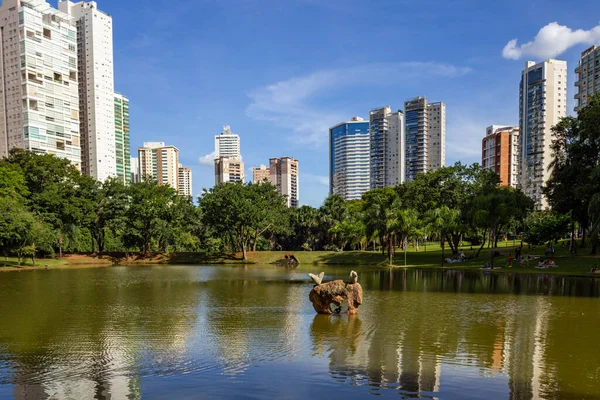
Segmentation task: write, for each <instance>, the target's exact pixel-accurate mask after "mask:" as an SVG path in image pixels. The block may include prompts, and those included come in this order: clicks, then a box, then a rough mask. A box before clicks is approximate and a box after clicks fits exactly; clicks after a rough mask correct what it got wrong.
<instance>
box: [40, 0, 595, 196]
mask: <svg viewBox="0 0 600 400" xmlns="http://www.w3.org/2000/svg"><path fill="white" fill-rule="evenodd" d="M49 3H50V4H51V5H52V6H53V7H56V8H57V7H58V2H57V1H56V0H51V1H49ZM266 3H268V4H266ZM266 3H265V2H263V3H260V4H259V3H257V2H255V1H249V2H245V3H243V4H242V5H239V3H238V2H236V1H228V2H222V3H213V2H208V3H207V4H202V5H200V4H196V3H195V2H188V1H184V0H173V1H163V0H158V1H157V2H156V3H153V4H152V7H150V6H149V5H148V4H147V3H141V2H140V3H139V4H136V2H135V1H134V2H129V3H123V2H119V1H116V0H101V1H98V2H97V4H98V7H99V9H100V10H101V11H103V12H106V13H107V14H110V16H111V17H112V19H113V23H114V46H113V47H114V67H115V88H116V89H117V90H118V91H119V92H122V93H124V94H125V95H126V96H127V97H128V98H129V99H130V100H131V115H132V116H131V126H132V132H131V134H132V137H131V147H132V148H133V149H135V148H137V147H138V146H139V145H141V143H143V142H145V141H165V142H168V143H169V144H172V145H174V146H176V147H178V148H179V149H180V152H181V154H180V158H181V162H182V164H183V165H186V166H188V167H192V169H193V170H194V172H195V173H194V175H193V178H194V189H195V192H194V197H195V196H197V195H198V194H200V193H201V190H202V188H209V187H212V185H213V184H214V178H213V173H211V169H212V168H214V165H213V161H214V159H211V160H210V164H209V165H206V163H204V162H203V160H204V157H205V156H206V155H209V154H210V153H211V152H212V147H213V143H212V137H213V135H214V132H216V131H218V129H219V128H220V127H221V126H223V125H225V124H227V125H231V126H233V127H235V132H236V133H239V134H240V136H241V137H242V138H243V140H244V162H245V164H246V168H247V169H246V174H245V175H246V180H249V177H251V175H252V173H251V170H250V169H251V168H252V166H254V165H260V164H261V163H264V161H265V160H268V159H269V158H270V157H273V156H278V155H281V154H287V155H290V156H293V157H295V158H298V159H301V160H302V161H303V168H302V173H301V180H302V186H303V195H302V199H301V204H309V205H313V206H319V205H320V204H321V203H322V201H323V200H324V198H325V197H326V196H327V194H328V192H329V182H328V169H329V168H328V163H329V160H328V158H329V157H328V149H327V134H328V129H329V127H331V126H333V125H334V124H336V123H339V122H341V121H345V120H347V119H348V117H349V116H353V115H358V116H360V117H362V118H364V119H365V120H367V119H368V110H370V109H372V108H373V107H377V106H380V105H384V104H392V105H394V106H395V107H398V105H401V104H402V102H403V101H405V100H406V99H410V98H413V97H415V96H419V95H426V96H427V97H428V98H430V99H432V100H438V99H440V100H443V101H444V102H445V103H446V105H447V107H448V120H447V134H446V138H447V144H446V163H445V164H446V165H452V164H453V163H454V162H456V161H462V162H464V163H472V162H481V139H482V137H483V136H484V132H485V128H486V127H487V126H490V125H491V124H493V123H495V122H496V121H502V122H505V123H507V124H509V125H511V126H512V125H518V113H519V112H518V107H519V104H518V103H519V100H518V90H519V89H518V81H519V79H520V75H521V71H522V70H523V64H524V62H525V61H528V60H531V61H535V62H541V61H544V60H545V59H548V58H557V59H560V60H565V61H567V65H568V69H567V75H568V78H567V82H568V86H567V111H568V114H571V115H572V114H574V111H573V110H574V108H575V107H576V101H575V99H574V98H573V97H574V95H575V93H576V92H577V90H576V87H575V86H574V83H575V82H576V81H577V80H578V79H577V75H576V74H575V67H576V66H577V65H578V63H579V60H580V58H581V53H582V52H583V51H585V50H586V49H588V48H590V46H593V45H598V44H600V37H599V34H598V33H597V32H598V30H597V29H596V30H594V28H596V27H597V26H598V22H597V20H595V19H594V18H593V16H594V15H596V14H595V13H594V11H597V7H595V4H594V2H592V1H583V2H580V3H578V7H577V9H576V12H575V10H574V9H573V8H572V6H571V5H567V4H553V6H552V7H542V6H545V5H546V3H544V2H542V1H539V0H538V1H534V4H533V6H532V9H531V10H527V11H523V12H521V13H514V10H515V9H517V8H518V7H519V5H518V3H517V2H516V1H506V2H503V3H502V4H494V5H485V6H482V7H478V8H477V13H478V16H479V17H480V18H476V19H473V18H467V17H466V15H468V13H467V12H466V11H467V10H468V11H469V12H473V9H472V4H470V3H471V2H469V1H465V2H462V3H459V4H453V5H449V4H445V3H444V2H440V1H433V2H431V3H428V4H427V5H426V6H425V7H424V8H423V7H420V6H418V5H416V4H407V5H404V6H403V7H401V8H399V7H396V4H395V3H393V2H390V1H387V0H381V1H380V2H379V7H378V9H379V10H385V12H383V13H382V12H374V11H373V10H374V9H373V7H372V5H371V3H367V2H364V1H355V0H351V1H349V2H340V1H337V0H332V1H331V2H328V3H327V4H320V3H318V2H314V1H312V0H292V1H290V2H286V3H279V2H271V1H270V0H267V2H266ZM236 4H237V5H238V6H239V7H231V6H232V5H236ZM535 4H538V5H539V7H535ZM534 9H535V12H534V11H533V10H534ZM199 10H203V11H202V12H206V13H209V14H210V15H212V16H213V18H210V19H208V20H202V21H200V22H198V21H196V20H194V19H193V18H192V16H193V15H196V14H197V12H199ZM356 15H361V17H363V18H364V19H365V21H372V20H376V19H379V18H381V17H382V15H383V18H384V20H385V21H387V22H386V23H382V24H379V25H378V26H380V28H378V29H375V30H372V31H369V32H364V31H363V30H360V29H358V28H357V27H352V26H340V25H339V24H331V23H329V22H330V21H334V20H336V19H339V18H345V17H352V16H356ZM274 16H277V17H278V18H273V17H274ZM497 18H500V19H502V20H503V21H505V22H507V23H508V24H509V25H510V26H511V30H505V31H499V30H496V29H493V28H492V26H490V24H488V23H485V22H483V21H486V20H490V19H497ZM398 19H401V20H402V21H403V24H390V22H391V21H397V20H398ZM131 20H145V21H148V24H139V25H140V26H135V27H132V26H130V24H128V23H127V21H131ZM385 21H383V22H385ZM449 23H451V24H452V26H453V28H452V29H451V31H452V32H449V33H448V30H449V28H448V26H447V25H448V24H449ZM173 24H178V25H179V26H182V27H183V35H176V34H175V33H174V32H170V31H169V27H171V26H172V25H173ZM306 24H311V25H312V26H318V29H317V30H316V31H315V32H309V33H307V34H304V33H303V35H298V33H299V32H304V30H303V29H302V27H303V26H306ZM423 24H425V25H427V26H428V27H429V28H428V29H427V30H426V31H421V32H420V33H419V36H418V37H417V38H415V40H412V41H406V40H404V39H403V38H404V37H407V35H408V34H410V33H411V32H415V28H416V27H417V26H419V25H423ZM223 25H225V26H226V27H227V34H226V35H222V34H218V32H219V31H221V30H222V29H220V28H222V27H223ZM457 25H460V27H456V26H457ZM217 28H219V29H217ZM577 30H578V32H575V31H577ZM250 32H251V33H252V34H249V33H250ZM442 32H444V34H443V35H440V33H442ZM176 37H177V38H179V39H180V40H178V41H175V40H174V39H175V38H176ZM324 37H326V38H327V39H328V40H323V38H324ZM557 37H558V39H557V40H555V39H552V38H557ZM378 38H383V40H380V41H378V40H376V39H378ZM390 39H397V40H398V43H399V49H398V51H397V52H395V53H390V52H389V51H387V50H388V48H389V40H390ZM175 42H176V43H175ZM359 47H360V48H362V49H363V51H364V57H363V58H362V59H356V58H355V57H354V55H353V56H350V53H349V52H348V49H349V48H359ZM159 54H160V55H162V54H165V55H169V56H168V57H160V56H158V55H159ZM275 54H276V55H277V57H276V58H274V57H275ZM257 55H258V57H257ZM207 60H210V62H206V61H207ZM234 60H235V62H232V61H234ZM240 64H243V65H244V68H237V67H236V65H240ZM188 72H189V73H188ZM159 94H160V95H159ZM157 100H158V101H157ZM133 155H135V154H133ZM249 170H250V171H249Z"/></svg>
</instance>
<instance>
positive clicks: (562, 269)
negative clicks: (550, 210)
mask: <svg viewBox="0 0 600 400" xmlns="http://www.w3.org/2000/svg"><path fill="white" fill-rule="evenodd" d="M290 254H293V255H294V256H296V257H297V259H298V260H299V261H300V265H301V266H336V265H337V266H344V265H346V266H352V267H357V266H365V267H374V268H378V269H381V268H394V269H402V268H406V269H408V268H422V269H432V270H445V271H451V270H456V271H462V270H470V271H480V272H482V273H494V274H503V273H520V274H537V275H562V276H572V277H587V278H600V274H591V273H589V272H588V271H589V270H590V269H591V266H592V265H595V264H600V262H599V261H600V260H599V259H598V257H597V256H575V257H567V256H562V257H561V256H557V257H555V258H554V259H555V260H556V262H557V264H558V268H549V269H537V268H534V267H521V266H514V267H512V268H508V267H505V266H504V264H505V262H504V261H503V259H499V260H498V264H500V265H502V266H501V267H498V268H494V269H486V270H483V269H481V265H480V264H482V263H484V262H485V260H483V259H477V260H470V261H467V262H465V263H460V264H446V265H445V266H444V267H442V266H441V265H439V264H438V263H437V262H439V261H438V260H439V256H440V254H439V253H438V252H437V251H430V252H409V253H408V261H409V264H408V265H406V266H404V265H399V264H401V263H399V262H398V261H401V260H399V258H402V257H404V255H403V253H400V252H398V253H397V254H396V260H395V261H396V263H395V264H394V265H393V266H391V267H390V266H387V265H386V261H387V256H384V255H382V254H381V253H380V252H377V253H375V252H269V251H266V252H253V253H248V262H247V263H244V262H243V261H242V257H241V254H230V253H171V254H169V255H165V254H151V255H150V256H148V257H143V256H141V255H139V254H134V255H132V254H128V255H126V254H125V253H106V254H100V255H98V254H75V255H65V256H64V258H62V259H38V260H36V264H37V265H36V266H35V267H34V266H32V265H29V263H27V264H26V265H24V266H22V267H17V266H15V265H14V264H16V260H14V259H12V260H14V261H12V262H11V261H9V263H11V264H13V265H10V266H7V267H1V266H0V272H21V271H37V270H45V269H46V266H45V265H46V264H48V269H52V270H55V269H84V268H106V267H111V266H136V265H137V266H151V265H164V266H169V265H244V264H247V265H257V264H258V265H268V264H275V263H276V262H277V261H279V260H282V259H283V258H284V257H285V256H286V255H290ZM1 264H2V260H0V265H1ZM588 264H589V266H588Z"/></svg>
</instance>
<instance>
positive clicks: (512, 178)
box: [481, 125, 519, 187]
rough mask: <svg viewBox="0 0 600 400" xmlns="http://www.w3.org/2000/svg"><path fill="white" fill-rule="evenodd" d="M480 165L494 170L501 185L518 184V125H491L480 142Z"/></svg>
mask: <svg viewBox="0 0 600 400" xmlns="http://www.w3.org/2000/svg"><path fill="white" fill-rule="evenodd" d="M481 148H482V150H481V166H482V167H483V169H488V170H491V171H494V172H495V173H496V175H498V177H499V178H500V184H501V185H503V186H512V187H517V185H518V184H519V127H518V126H506V125H492V126H490V127H488V128H487V129H486V135H485V137H484V138H483V140H482V142H481Z"/></svg>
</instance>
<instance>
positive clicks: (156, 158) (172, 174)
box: [138, 142, 179, 190]
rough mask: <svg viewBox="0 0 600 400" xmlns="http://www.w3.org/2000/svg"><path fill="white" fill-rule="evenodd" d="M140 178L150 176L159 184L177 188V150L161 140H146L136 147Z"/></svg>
mask: <svg viewBox="0 0 600 400" xmlns="http://www.w3.org/2000/svg"><path fill="white" fill-rule="evenodd" d="M138 159H139V166H140V178H142V179H143V178H144V177H145V176H150V177H152V179H154V180H156V181H157V182H158V184H159V185H161V186H163V185H164V186H166V185H169V186H171V187H172V188H173V189H175V190H178V188H179V150H178V149H177V147H175V146H166V145H165V143H163V142H146V143H144V147H140V148H138Z"/></svg>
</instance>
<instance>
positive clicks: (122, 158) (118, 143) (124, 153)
mask: <svg viewBox="0 0 600 400" xmlns="http://www.w3.org/2000/svg"><path fill="white" fill-rule="evenodd" d="M130 140H131V139H130V135H129V99H127V97H125V96H123V95H122V94H119V93H115V157H116V158H115V160H116V163H117V164H116V167H117V169H116V171H117V178H119V180H120V181H121V182H123V183H124V184H126V185H127V184H129V183H131V149H130Z"/></svg>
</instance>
